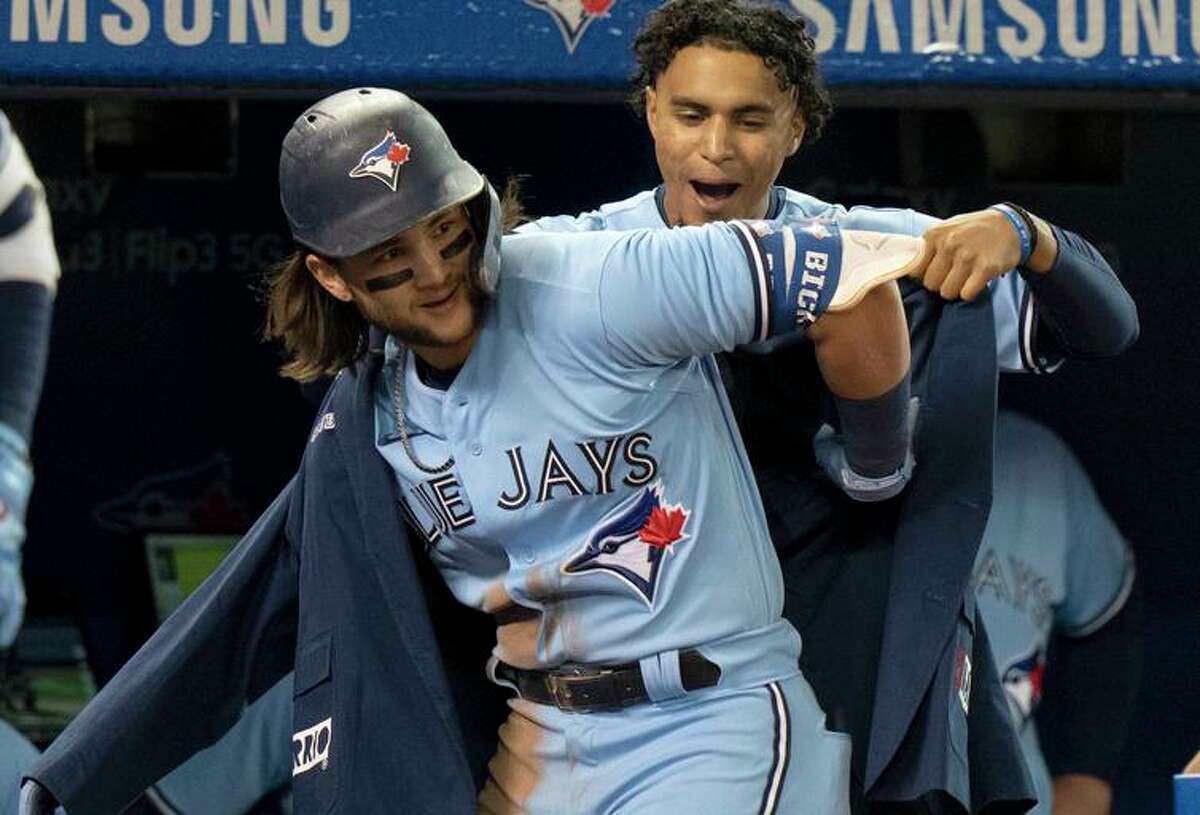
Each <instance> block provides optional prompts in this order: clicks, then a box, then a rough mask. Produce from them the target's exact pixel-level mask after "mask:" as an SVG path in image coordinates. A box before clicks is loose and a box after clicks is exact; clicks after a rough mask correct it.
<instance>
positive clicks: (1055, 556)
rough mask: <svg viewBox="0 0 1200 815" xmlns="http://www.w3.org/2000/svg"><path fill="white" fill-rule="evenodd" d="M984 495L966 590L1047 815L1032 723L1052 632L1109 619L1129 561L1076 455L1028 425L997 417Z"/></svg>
mask: <svg viewBox="0 0 1200 815" xmlns="http://www.w3.org/2000/svg"><path fill="white" fill-rule="evenodd" d="M993 489H994V497H993V499H992V511H991V515H990V516H989V517H988V523H987V529H986V531H985V532H984V534H983V540H982V542H981V543H980V546H979V554H978V556H977V558H976V561H975V575H974V581H975V593H976V596H977V597H978V601H979V609H980V612H981V613H982V615H983V619H984V622H985V624H986V625H987V631H988V637H989V638H990V640H991V646H992V653H993V655H994V657H995V662H996V667H997V670H999V671H1000V675H1001V679H1002V681H1003V683H1004V689H1005V691H1006V692H1007V694H1008V699H1009V707H1010V708H1011V710H1012V713H1013V720H1014V723H1015V725H1016V728H1017V733H1018V736H1019V738H1020V742H1021V748H1022V750H1023V752H1024V754H1025V759H1026V762H1027V763H1028V765H1029V770H1030V775H1031V776H1032V777H1033V780H1034V785H1035V787H1036V789H1037V793H1038V800H1039V804H1038V806H1037V808H1036V809H1035V810H1033V811H1034V812H1036V813H1038V815H1049V813H1050V801H1051V782H1050V774H1049V771H1048V770H1047V768H1046V762H1045V760H1044V759H1043V757H1042V750H1041V746H1040V745H1039V744H1038V738H1037V730H1036V728H1035V727H1034V725H1033V722H1032V720H1031V717H1032V715H1033V712H1034V709H1035V708H1036V706H1037V703H1038V701H1039V700H1040V699H1041V695H1042V680H1043V677H1044V675H1045V672H1046V670H1047V667H1046V648H1047V645H1048V644H1049V640H1050V636H1051V632H1052V631H1057V632H1059V633H1062V634H1066V635H1067V636H1086V635H1087V634H1090V633H1092V632H1094V631H1096V630H1097V629H1098V628H1100V627H1101V626H1103V625H1104V624H1105V623H1106V622H1107V621H1108V620H1110V619H1112V617H1113V616H1114V615H1115V614H1116V613H1117V612H1118V611H1120V610H1121V607H1122V606H1123V605H1124V604H1125V600H1126V599H1127V598H1128V596H1129V592H1130V589H1131V588H1132V586H1133V577H1134V567H1133V558H1132V554H1131V553H1130V551H1129V548H1128V546H1127V545H1126V544H1125V540H1124V538H1122V536H1121V533H1120V531H1119V530H1118V529H1117V527H1116V525H1115V524H1114V523H1113V521H1112V519H1111V518H1109V516H1108V514H1107V513H1106V512H1105V511H1104V507H1103V506H1101V504H1100V501H1099V499H1098V498H1097V497H1096V493H1095V490H1094V489H1093V487H1092V484H1091V482H1090V481H1089V480H1088V477H1087V474H1086V473H1085V472H1084V470H1083V468H1082V467H1081V466H1080V464H1079V462H1078V461H1077V460H1076V459H1075V456H1074V455H1072V454H1071V451H1070V450H1069V449H1067V447H1066V445H1065V444H1063V442H1062V441H1061V440H1060V439H1059V438H1058V436H1056V435H1055V434H1054V433H1053V432H1051V431H1050V430H1049V429H1048V428H1046V427H1045V426H1043V425H1041V424H1039V423H1037V422H1034V421H1033V420H1031V419H1028V418H1025V417H1024V416H1021V415H1019V414H1014V413H1011V412H1007V411H1001V412H1000V414H999V416H998V420H997V424H996V457H995V481H994V488H993ZM1053 669H1054V668H1053V665H1051V666H1050V667H1049V670H1053Z"/></svg>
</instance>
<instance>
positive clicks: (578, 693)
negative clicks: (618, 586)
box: [495, 650, 721, 713]
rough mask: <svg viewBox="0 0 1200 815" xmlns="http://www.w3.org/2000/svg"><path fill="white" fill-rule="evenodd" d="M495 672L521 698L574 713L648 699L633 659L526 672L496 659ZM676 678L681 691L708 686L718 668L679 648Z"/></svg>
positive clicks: (695, 654)
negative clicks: (623, 662)
mask: <svg viewBox="0 0 1200 815" xmlns="http://www.w3.org/2000/svg"><path fill="white" fill-rule="evenodd" d="M495 672H496V678H497V679H500V680H503V681H504V682H508V683H511V684H512V685H514V686H515V687H516V688H517V692H518V693H519V694H521V698H522V699H528V700H529V701H530V702H537V703H538V704H542V705H554V706H555V707H557V708H559V709H560V710H568V711H572V712H575V713H591V712H595V711H602V710H620V709H621V708H625V707H629V706H631V705H640V704H641V703H642V702H648V701H650V697H649V696H648V695H647V693H646V683H645V681H644V680H643V679H642V669H641V668H640V667H639V666H638V664H637V663H636V662H628V663H626V664H624V665H564V666H562V667H560V668H555V669H554V670H552V671H527V670H525V669H523V668H514V667H513V666H512V665H509V664H508V663H506V662H499V661H497V662H496V668H495ZM679 677H680V680H681V682H682V684H683V689H684V690H699V689H700V688H711V687H712V686H713V685H715V684H717V680H719V679H720V678H721V668H720V666H718V665H717V664H716V663H715V662H711V661H709V660H707V659H705V658H704V656H702V655H701V653H700V652H699V651H694V650H689V651H680V652H679Z"/></svg>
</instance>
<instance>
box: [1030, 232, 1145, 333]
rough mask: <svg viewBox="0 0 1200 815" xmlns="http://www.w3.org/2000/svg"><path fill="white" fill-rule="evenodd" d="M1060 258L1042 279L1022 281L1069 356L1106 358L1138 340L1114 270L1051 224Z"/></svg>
mask: <svg viewBox="0 0 1200 815" xmlns="http://www.w3.org/2000/svg"><path fill="white" fill-rule="evenodd" d="M1050 228H1051V229H1052V230H1054V237H1055V238H1056V239H1057V240H1058V257H1057V258H1055V260H1054V266H1053V267H1052V268H1051V270H1050V271H1049V272H1047V273H1046V274H1038V273H1037V272H1031V271H1029V270H1027V269H1022V270H1021V276H1022V277H1023V278H1024V279H1025V282H1026V283H1028V284H1029V288H1030V290H1031V291H1032V292H1033V294H1034V296H1035V297H1036V298H1037V302H1038V304H1039V310H1038V316H1039V317H1040V318H1041V321H1042V322H1043V323H1045V324H1046V326H1047V327H1048V328H1049V329H1050V330H1051V332H1052V333H1053V334H1054V339H1055V340H1056V341H1057V343H1058V344H1059V345H1061V346H1062V348H1063V350H1065V351H1066V352H1067V354H1068V355H1070V356H1074V357H1107V356H1113V355H1115V354H1119V353H1120V352H1121V351H1124V350H1125V349H1126V348H1128V347H1129V346H1130V345H1132V344H1133V342H1134V340H1136V339H1137V336H1138V331H1139V327H1138V315H1137V307H1136V306H1135V305H1134V303H1133V298H1132V297H1130V296H1129V292H1127V291H1126V290H1125V287H1124V286H1122V285H1121V281H1120V280H1118V279H1117V276H1116V274H1115V273H1114V272H1113V270H1112V267H1110V266H1109V265H1108V262H1107V261H1105V260H1104V258H1103V257H1102V256H1101V255H1100V253H1099V252H1098V251H1097V250H1096V248H1095V247H1094V246H1092V245H1091V244H1090V243H1089V242H1088V241H1086V240H1084V239H1083V238H1081V237H1080V236H1079V235H1076V234H1075V233H1074V232H1069V231H1067V230H1065V229H1060V228H1058V227H1057V226H1054V225H1053V224H1051V225H1050Z"/></svg>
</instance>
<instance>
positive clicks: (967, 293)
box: [959, 271, 994, 302]
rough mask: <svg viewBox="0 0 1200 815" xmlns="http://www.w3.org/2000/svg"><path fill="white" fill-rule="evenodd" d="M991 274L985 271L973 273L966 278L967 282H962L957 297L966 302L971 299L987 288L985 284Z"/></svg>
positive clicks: (990, 277)
mask: <svg viewBox="0 0 1200 815" xmlns="http://www.w3.org/2000/svg"><path fill="white" fill-rule="evenodd" d="M993 276H994V275H991V274H988V273H987V272H986V271H979V272H975V273H973V274H972V275H971V276H970V277H968V278H967V282H966V283H964V284H963V287H962V291H961V292H959V297H961V298H962V299H964V300H966V301H968V302H971V301H973V300H974V299H975V298H976V297H978V296H979V295H980V294H981V293H982V292H983V290H984V289H986V288H987V284H988V282H989V281H990V280H991V279H992V277H993Z"/></svg>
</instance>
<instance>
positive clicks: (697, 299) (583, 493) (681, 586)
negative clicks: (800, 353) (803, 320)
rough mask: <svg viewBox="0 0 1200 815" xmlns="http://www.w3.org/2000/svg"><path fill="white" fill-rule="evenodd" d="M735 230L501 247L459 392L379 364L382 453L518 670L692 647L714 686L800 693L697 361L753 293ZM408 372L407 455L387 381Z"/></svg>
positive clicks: (722, 339)
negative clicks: (784, 685) (430, 469)
mask: <svg viewBox="0 0 1200 815" xmlns="http://www.w3.org/2000/svg"><path fill="white" fill-rule="evenodd" d="M734 233H735V230H734V229H733V228H732V227H730V226H727V225H716V226H713V227H707V228H702V229H687V230H677V231H667V230H655V231H643V232H638V233H616V232H594V233H588V234H581V235H570V236H567V235H556V236H544V235H537V234H533V235H518V236H512V237H510V238H506V239H505V244H504V256H503V275H502V281H503V282H502V286H501V291H500V294H499V296H498V297H497V298H496V299H495V300H494V301H493V302H492V303H491V305H490V307H489V308H488V309H487V313H486V316H485V318H484V321H483V326H482V330H481V332H480V335H479V338H478V340H477V342H476V343H475V345H474V347H473V349H472V351H471V354H470V356H469V358H468V359H467V361H466V363H465V365H464V366H463V367H462V370H461V371H459V373H458V374H457V376H456V378H455V380H454V382H453V383H452V384H451V385H450V387H449V388H448V389H447V390H445V391H443V390H439V389H437V388H434V387H430V386H428V385H426V384H424V383H423V382H422V381H421V379H420V377H419V376H418V375H417V373H416V366H415V365H414V364H413V362H412V359H411V354H410V353H409V352H402V351H401V350H400V349H399V347H398V346H397V345H396V344H395V343H394V342H391V343H389V348H388V355H389V365H388V366H387V372H388V374H387V376H385V377H384V379H383V382H384V384H383V386H382V387H381V388H380V391H379V395H378V409H377V421H378V426H379V430H380V432H381V436H380V439H379V444H378V446H379V449H380V451H381V452H382V454H383V455H384V457H385V458H386V459H387V461H388V462H389V463H390V464H391V466H392V468H393V469H394V470H395V473H396V475H397V477H398V479H399V481H400V486H401V492H402V494H403V495H404V503H405V510H406V513H407V514H408V515H409V519H410V521H411V522H412V525H413V526H414V527H416V528H417V529H419V530H421V531H423V533H424V535H425V538H426V540H427V541H428V551H429V555H430V557H431V558H432V560H433V562H434V563H435V564H436V565H437V567H438V568H439V569H440V571H441V573H442V575H443V576H444V577H445V579H446V582H447V584H448V585H449V587H450V589H451V590H452V591H453V592H454V594H455V595H456V597H457V598H458V599H459V600H460V601H461V602H463V603H465V604H467V605H470V606H473V607H476V608H479V609H482V610H484V611H487V612H489V613H492V614H495V615H497V618H498V620H499V622H500V625H499V627H498V642H497V646H496V651H495V655H496V656H497V657H498V658H500V659H502V660H504V661H505V662H507V663H509V664H511V665H516V666H519V667H526V668H534V667H550V666H556V665H560V664H562V663H570V662H581V663H593V664H612V663H625V662H631V661H638V660H642V659H646V658H653V656H654V655H656V654H661V653H664V652H671V651H675V650H679V649H686V648H691V647H699V648H700V649H701V650H702V651H703V652H704V654H705V656H707V657H708V658H709V659H711V660H713V661H714V662H716V663H717V664H718V665H720V666H721V669H722V679H721V684H722V686H733V687H739V686H742V687H744V686H747V685H755V684H763V683H765V682H768V681H771V680H774V679H778V678H781V677H784V676H788V675H792V674H795V672H796V670H797V668H796V660H797V658H798V656H799V636H798V634H797V633H796V632H795V630H794V629H793V628H792V627H791V626H790V625H789V624H788V623H786V622H784V621H782V620H781V613H782V608H783V583H782V577H781V574H780V570H779V565H778V563H777V561H776V559H775V554H774V550H773V548H772V545H771V540H770V537H769V535H768V533H767V527H766V522H765V519H764V517H763V512H762V509H761V506H760V502H759V498H758V493H757V489H756V488H755V486H754V479H753V476H752V474H751V471H750V466H749V464H748V462H747V460H746V457H745V454H744V453H743V452H742V449H741V443H740V441H739V437H738V432H737V428H736V426H735V425H734V424H733V422H732V420H731V418H730V417H729V415H728V412H727V410H726V407H725V405H724V401H723V399H724V397H723V394H722V392H721V388H720V387H719V383H717V382H716V381H715V380H714V379H713V373H714V372H713V370H712V369H711V368H710V366H708V365H706V364H704V361H703V360H701V359H698V358H697V355H704V356H707V355H709V354H711V353H712V352H714V351H717V350H721V349H730V348H733V347H734V346H736V345H739V344H741V343H744V342H746V341H748V340H749V339H750V338H751V337H752V336H753V335H754V331H755V330H756V329H755V324H756V322H758V321H759V317H757V316H756V311H757V310H758V309H757V307H756V305H755V304H756V302H758V301H759V296H760V294H761V288H760V283H759V282H757V279H756V278H755V277H754V275H753V274H751V269H750V268H748V263H747V256H746V253H745V249H744V246H743V245H742V244H741V243H740V241H739V239H738V237H737V236H736V235H735V234H734ZM401 353H406V354H408V358H407V362H406V366H405V369H406V374H405V375H406V378H405V383H404V390H405V393H406V399H407V403H406V405H405V415H406V422H407V428H408V432H409V435H410V437H411V439H412V444H413V448H414V450H415V452H416V455H417V458H418V459H419V460H421V461H422V462H424V463H426V464H430V463H433V464H437V463H440V462H443V461H445V460H446V459H447V458H449V457H451V456H452V457H453V459H454V466H453V468H451V469H450V470H448V471H447V472H445V473H444V474H441V475H436V476H435V475H429V474H428V473H424V472H422V471H421V470H419V469H417V467H416V466H415V465H414V464H413V462H412V461H411V460H410V459H409V457H408V455H406V453H405V451H404V450H403V447H402V444H401V443H400V442H399V441H398V440H397V439H398V436H397V434H396V431H395V422H394V419H393V402H392V391H393V385H394V380H393V378H392V377H393V376H394V372H395V370H396V363H397V360H398V357H399V355H400V354H401Z"/></svg>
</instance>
